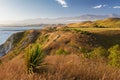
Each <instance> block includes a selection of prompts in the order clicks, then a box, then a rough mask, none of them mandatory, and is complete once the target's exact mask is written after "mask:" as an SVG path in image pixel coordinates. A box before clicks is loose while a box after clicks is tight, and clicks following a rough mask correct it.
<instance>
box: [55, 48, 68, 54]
mask: <svg viewBox="0 0 120 80" xmlns="http://www.w3.org/2000/svg"><path fill="white" fill-rule="evenodd" d="M56 54H57V55H67V54H68V52H66V51H65V50H64V49H59V50H57V51H56Z"/></svg>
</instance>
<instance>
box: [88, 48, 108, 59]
mask: <svg viewBox="0 0 120 80" xmlns="http://www.w3.org/2000/svg"><path fill="white" fill-rule="evenodd" d="M90 55H91V57H92V58H107V57H108V55H109V54H108V51H107V50H106V49H105V48H103V47H98V48H95V49H94V50H93V51H92V52H91V54H90Z"/></svg>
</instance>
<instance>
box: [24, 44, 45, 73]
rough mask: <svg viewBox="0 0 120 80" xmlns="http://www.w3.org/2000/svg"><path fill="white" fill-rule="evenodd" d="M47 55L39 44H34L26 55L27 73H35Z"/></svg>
mask: <svg viewBox="0 0 120 80" xmlns="http://www.w3.org/2000/svg"><path fill="white" fill-rule="evenodd" d="M44 57H45V54H44V53H43V52H42V49H41V47H40V46H39V45H38V44H32V45H30V46H29V47H28V48H27V51H26V53H25V64H26V71H27V73H34V72H35V71H36V70H37V69H38V67H39V66H40V65H41V64H42V62H43V59H44Z"/></svg>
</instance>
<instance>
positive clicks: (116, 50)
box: [108, 45, 120, 68]
mask: <svg viewBox="0 0 120 80" xmlns="http://www.w3.org/2000/svg"><path fill="white" fill-rule="evenodd" d="M109 52H110V55H109V57H108V58H109V64H110V65H112V66H114V67H119V68H120V46H119V45H115V46H113V47H111V48H110V49H109Z"/></svg>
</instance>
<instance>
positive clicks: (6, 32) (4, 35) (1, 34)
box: [0, 26, 43, 45]
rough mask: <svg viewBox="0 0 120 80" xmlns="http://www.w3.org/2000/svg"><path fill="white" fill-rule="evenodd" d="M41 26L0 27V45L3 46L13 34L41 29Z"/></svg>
mask: <svg viewBox="0 0 120 80" xmlns="http://www.w3.org/2000/svg"><path fill="white" fill-rule="evenodd" d="M42 28H43V26H32V27H31V26H30V27H29V26H26V27H0V45H1V44H3V43H4V42H5V41H6V40H7V39H8V38H9V37H10V36H11V35H12V34H13V33H17V32H21V31H25V30H31V29H42Z"/></svg>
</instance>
